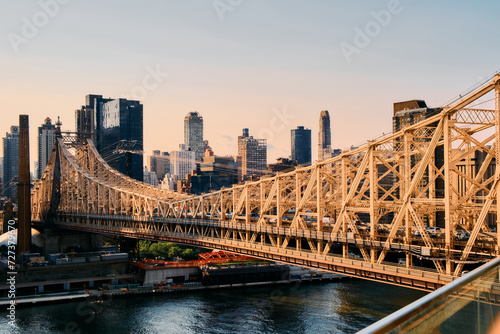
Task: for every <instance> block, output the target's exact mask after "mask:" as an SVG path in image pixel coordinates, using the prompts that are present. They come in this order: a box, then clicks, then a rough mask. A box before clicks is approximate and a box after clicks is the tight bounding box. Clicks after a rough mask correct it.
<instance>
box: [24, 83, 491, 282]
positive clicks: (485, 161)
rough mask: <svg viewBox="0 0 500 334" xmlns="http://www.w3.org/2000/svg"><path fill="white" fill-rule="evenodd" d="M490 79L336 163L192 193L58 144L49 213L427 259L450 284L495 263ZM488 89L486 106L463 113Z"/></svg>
mask: <svg viewBox="0 0 500 334" xmlns="http://www.w3.org/2000/svg"><path fill="white" fill-rule="evenodd" d="M499 82H500V76H499V75H495V76H494V77H493V78H492V80H491V81H490V82H488V83H486V84H485V85H483V86H482V87H480V88H478V89H477V90H475V91H474V92H472V93H470V94H469V95H467V96H465V97H463V98H461V99H460V100H459V101H458V102H457V103H455V104H454V105H452V106H448V107H445V108H443V110H442V111H441V112H440V113H439V114H436V115H434V116H431V117H429V118H427V119H425V120H422V121H420V122H419V123H416V124H413V125H410V126H408V127H406V128H403V129H402V130H400V131H398V132H395V133H392V134H389V135H387V136H385V137H383V138H380V139H377V140H374V141H369V142H368V143H367V144H366V145H364V146H362V147H360V148H356V149H353V150H351V151H345V152H343V153H342V155H341V156H338V157H335V158H332V159H328V160H325V161H321V162H319V163H317V164H315V165H312V166H310V167H299V168H297V169H295V170H294V171H291V172H287V173H281V174H278V175H276V176H273V177H262V178H261V179H260V180H258V181H251V182H246V183H244V184H240V185H234V186H233V187H231V188H223V189H221V190H219V191H215V192H212V193H208V194H203V195H200V196H193V195H185V194H178V193H174V192H170V191H165V190H160V189H158V188H154V187H152V186H148V185H145V184H143V183H141V182H138V181H135V180H133V179H130V178H128V177H126V176H124V175H122V174H120V173H118V172H117V171H115V170H113V169H111V168H110V167H109V166H108V165H107V164H106V163H105V162H104V160H103V159H102V158H101V157H100V156H99V154H98V153H97V151H96V149H95V148H94V146H93V144H92V142H91V141H88V143H87V144H86V145H83V146H81V147H80V148H78V149H76V150H74V152H71V151H70V149H69V148H68V147H66V146H65V145H64V142H63V140H62V139H59V140H58V145H57V146H56V147H55V150H59V156H60V170H61V180H60V187H61V193H62V197H61V203H60V205H59V212H61V213H64V214H71V215H102V217H104V216H105V215H107V216H120V217H121V216H130V217H133V219H134V220H137V219H146V218H148V217H150V218H161V219H163V220H162V221H163V224H166V223H167V222H168V221H169V220H172V221H178V220H179V219H185V220H186V221H191V222H194V221H196V220H199V221H207V220H211V221H214V222H217V223H228V224H245V226H250V227H251V226H253V227H254V228H255V229H258V231H262V229H266V231H268V230H267V229H270V230H269V231H278V232H276V233H274V232H266V233H264V232H251V230H250V231H248V229H246V230H245V231H242V230H234V229H230V228H229V229H227V230H224V231H225V232H223V229H221V230H220V231H218V232H217V233H218V234H216V235H217V238H219V239H220V240H221V244H223V243H224V242H223V241H224V240H225V239H227V238H228V237H231V238H233V239H234V240H238V242H240V243H247V244H248V245H252V247H254V246H253V245H255V244H256V243H260V244H262V245H267V246H269V247H275V248H276V249H282V250H289V249H292V248H293V249H295V251H306V252H309V253H308V254H315V255H314V256H327V257H328V256H340V257H342V258H343V259H348V258H349V257H352V255H353V253H352V251H355V253H357V254H359V255H358V256H359V259H360V261H361V262H362V263H370V264H372V265H382V264H383V263H384V261H385V260H386V257H387V256H388V254H391V253H394V252H402V253H404V256H405V257H406V258H405V260H406V261H405V263H406V267H407V268H408V269H410V268H412V267H414V266H413V263H412V259H413V258H414V256H418V257H423V258H425V259H428V260H430V261H432V262H433V263H434V268H432V269H429V271H436V272H438V273H439V274H441V275H448V276H450V277H456V276H459V274H460V272H461V271H462V269H463V265H464V263H467V262H474V261H486V260H488V259H490V258H492V257H493V256H496V255H499V243H498V240H499V239H500V238H499V235H498V233H500V232H497V233H496V234H494V235H493V234H492V233H490V232H489V228H488V224H487V222H488V221H490V222H491V221H492V220H495V222H496V225H497V231H500V229H499V227H500V226H498V225H499V222H498V218H497V217H498V215H497V212H498V206H499V205H500V204H499V203H500V198H499V190H498V179H499V173H500V168H498V164H499V159H498V157H499V149H500V140H499V132H500V131H499V130H500V129H499V127H500V125H499V122H500V120H499V119H500V116H499V115H500V111H499V110H500V84H499ZM491 91H494V94H495V110H485V109H472V108H470V107H468V106H470V105H471V103H472V102H474V101H477V100H478V99H479V98H481V97H482V96H484V95H486V94H488V93H490V92H491ZM54 156H55V154H53V157H54ZM54 160H55V158H52V159H51V162H49V164H48V167H47V169H46V170H45V172H44V175H43V177H42V179H41V180H40V182H38V183H37V184H36V185H35V188H34V191H33V193H32V196H33V198H32V203H33V206H34V210H33V220H42V219H44V215H45V214H46V212H47V210H48V206H47V205H48V203H49V202H50V200H51V198H50V194H51V187H52V184H53V175H54V174H53V170H54V166H55V165H56V164H55V162H54ZM103 219H105V218H103ZM193 224H194V223H193ZM436 224H441V228H442V230H443V231H444V232H443V233H442V235H440V237H438V238H433V235H432V234H429V233H428V232H427V229H426V227H427V226H435V225H436ZM193 226H194V225H193ZM193 228H194V227H193ZM457 229H463V230H466V231H468V232H470V238H469V240H468V241H461V240H457V239H456V238H455V232H456V231H457ZM312 232H314V233H315V234H312ZM416 232H418V233H419V236H416V235H415V233H416ZM214 233H215V232H214ZM299 235H300V236H299ZM319 235H321V237H319ZM325 236H327V237H325ZM193 238H196V239H199V238H204V235H203V234H199V235H196V236H193ZM351 240H355V242H352V241H351ZM267 246H266V247H267ZM394 265H395V266H396V264H394Z"/></svg>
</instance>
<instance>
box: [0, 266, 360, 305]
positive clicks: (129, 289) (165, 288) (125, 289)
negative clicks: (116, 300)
mask: <svg viewBox="0 0 500 334" xmlns="http://www.w3.org/2000/svg"><path fill="white" fill-rule="evenodd" d="M345 279H350V277H347V276H343V275H338V274H330V273H326V274H323V275H321V276H317V277H313V276H310V277H304V278H290V279H287V280H280V281H266V282H250V283H234V284H219V285H209V286H204V285H202V284H201V283H198V282H186V283H182V284H175V285H173V284H157V285H150V286H142V285H139V284H120V285H108V286H105V287H104V288H100V289H93V290H84V291H71V292H57V293H46V294H37V295H29V296H20V297H16V298H1V299H0V307H6V306H9V305H10V304H12V301H14V305H16V307H29V306H39V305H46V304H51V303H62V302H70V301H75V300H85V299H87V298H89V297H90V298H92V297H94V298H95V297H98V298H103V297H132V296H135V295H156V294H169V293H172V294H179V293H186V292H194V291H200V290H223V289H239V288H246V287H248V288H251V287H265V286H275V285H276V286H286V285H297V284H312V283H319V282H333V281H341V280H345Z"/></svg>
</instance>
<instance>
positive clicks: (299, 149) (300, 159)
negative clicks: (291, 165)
mask: <svg viewBox="0 0 500 334" xmlns="http://www.w3.org/2000/svg"><path fill="white" fill-rule="evenodd" d="M291 132H292V140H291V143H292V160H295V161H297V163H298V164H299V165H310V164H311V130H310V129H305V128H304V127H303V126H298V127H297V129H292V131H291Z"/></svg>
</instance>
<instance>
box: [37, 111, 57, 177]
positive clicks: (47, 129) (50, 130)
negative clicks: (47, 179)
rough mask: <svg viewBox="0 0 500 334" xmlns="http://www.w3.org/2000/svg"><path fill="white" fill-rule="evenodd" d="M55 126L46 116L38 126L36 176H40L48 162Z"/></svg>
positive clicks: (53, 141)
mask: <svg viewBox="0 0 500 334" xmlns="http://www.w3.org/2000/svg"><path fill="white" fill-rule="evenodd" d="M55 131H56V126H55V124H52V120H51V119H50V118H49V117H47V118H46V119H45V122H44V123H43V124H42V126H39V127H38V164H37V168H36V178H37V179H40V178H41V177H42V174H43V171H44V170H45V167H46V166H47V163H48V162H49V159H50V155H51V154H52V148H53V147H54V144H55V142H56V132H55Z"/></svg>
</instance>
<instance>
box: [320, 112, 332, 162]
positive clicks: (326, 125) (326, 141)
mask: <svg viewBox="0 0 500 334" xmlns="http://www.w3.org/2000/svg"><path fill="white" fill-rule="evenodd" d="M331 154H332V134H331V128H330V114H329V113H328V110H323V111H322V112H321V113H320V115H319V136H318V160H319V161H321V160H325V159H328V158H331V156H332V155H331Z"/></svg>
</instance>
